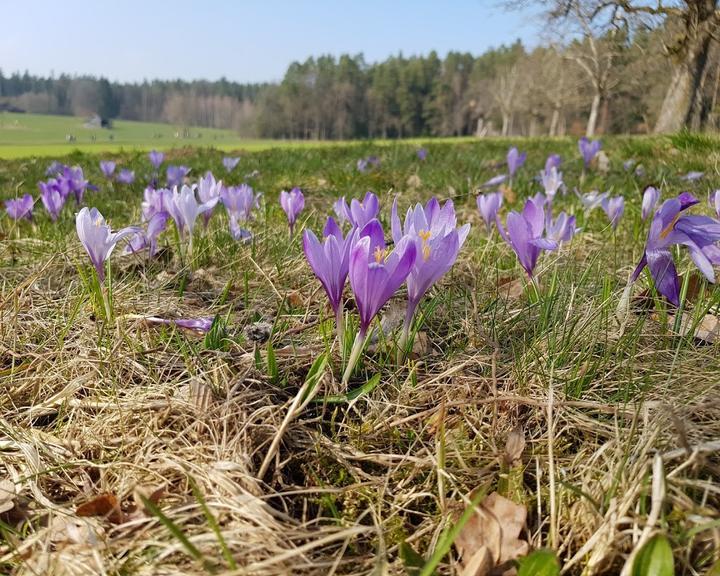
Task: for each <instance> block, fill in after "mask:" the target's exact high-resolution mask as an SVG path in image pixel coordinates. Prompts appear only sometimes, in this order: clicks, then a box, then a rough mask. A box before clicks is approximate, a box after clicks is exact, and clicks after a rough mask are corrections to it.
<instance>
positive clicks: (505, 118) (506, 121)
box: [501, 113, 510, 136]
mask: <svg viewBox="0 0 720 576" xmlns="http://www.w3.org/2000/svg"><path fill="white" fill-rule="evenodd" d="M509 131H510V116H509V115H508V114H505V113H503V114H502V132H501V135H502V136H507V135H508V132H509Z"/></svg>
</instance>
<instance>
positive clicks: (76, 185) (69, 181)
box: [58, 166, 88, 205]
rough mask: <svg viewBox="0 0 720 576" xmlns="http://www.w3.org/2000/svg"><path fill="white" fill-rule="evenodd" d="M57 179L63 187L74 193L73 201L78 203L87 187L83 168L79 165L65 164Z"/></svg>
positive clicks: (80, 201)
mask: <svg viewBox="0 0 720 576" xmlns="http://www.w3.org/2000/svg"><path fill="white" fill-rule="evenodd" d="M58 181H59V182H62V185H63V188H64V189H65V188H66V189H67V190H68V191H69V192H72V193H73V194H74V195H75V203H76V204H78V205H80V204H81V203H82V200H83V196H84V195H85V190H86V189H87V188H88V181H87V180H85V175H84V174H83V169H82V168H80V166H73V167H70V166H65V167H64V168H63V171H62V175H59V176H58Z"/></svg>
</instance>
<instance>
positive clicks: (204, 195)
mask: <svg viewBox="0 0 720 576" xmlns="http://www.w3.org/2000/svg"><path fill="white" fill-rule="evenodd" d="M221 189H222V181H221V180H215V176H213V174H212V172H210V171H208V172H206V173H205V176H203V177H202V178H200V181H199V182H198V185H197V193H198V198H200V202H201V203H202V204H207V203H208V202H210V201H211V200H213V199H215V201H216V202H217V200H218V199H219V198H220V190H221ZM213 206H214V205H213ZM212 212H213V209H212V208H211V209H209V210H206V211H205V212H203V224H204V225H205V228H207V227H208V224H209V223H210V217H211V216H212Z"/></svg>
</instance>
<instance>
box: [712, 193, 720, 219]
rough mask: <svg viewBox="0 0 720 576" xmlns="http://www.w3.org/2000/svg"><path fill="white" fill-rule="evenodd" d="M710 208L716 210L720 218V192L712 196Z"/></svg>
mask: <svg viewBox="0 0 720 576" xmlns="http://www.w3.org/2000/svg"><path fill="white" fill-rule="evenodd" d="M709 200H710V206H711V207H712V208H714V209H715V214H717V217H718V218H720V190H715V192H713V193H711V194H710V199H709Z"/></svg>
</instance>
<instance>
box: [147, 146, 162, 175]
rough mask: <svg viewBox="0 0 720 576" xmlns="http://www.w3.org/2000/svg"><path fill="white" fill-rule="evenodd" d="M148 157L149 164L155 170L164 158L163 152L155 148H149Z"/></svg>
mask: <svg viewBox="0 0 720 576" xmlns="http://www.w3.org/2000/svg"><path fill="white" fill-rule="evenodd" d="M148 158H150V164H152V165H153V168H155V170H157V169H158V168H160V165H161V164H162V163H163V161H164V160H165V154H163V153H162V152H158V151H157V150H151V151H150V152H148Z"/></svg>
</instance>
